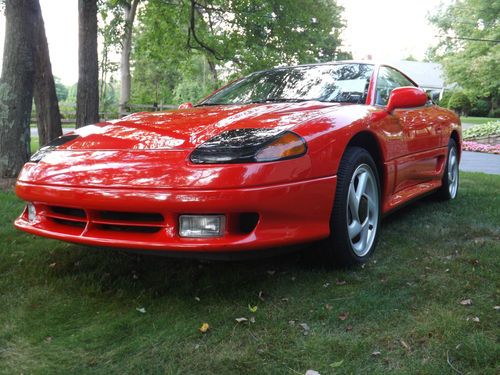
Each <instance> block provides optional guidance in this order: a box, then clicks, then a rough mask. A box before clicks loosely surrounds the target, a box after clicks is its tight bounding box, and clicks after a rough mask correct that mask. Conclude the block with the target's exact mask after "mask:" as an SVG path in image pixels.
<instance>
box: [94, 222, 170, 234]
mask: <svg viewBox="0 0 500 375" xmlns="http://www.w3.org/2000/svg"><path fill="white" fill-rule="evenodd" d="M97 227H98V228H99V229H101V230H106V231H112V232H129V233H157V232H159V231H160V229H161V227H149V226H145V227H138V226H132V225H113V224H99V225H98V226H97Z"/></svg>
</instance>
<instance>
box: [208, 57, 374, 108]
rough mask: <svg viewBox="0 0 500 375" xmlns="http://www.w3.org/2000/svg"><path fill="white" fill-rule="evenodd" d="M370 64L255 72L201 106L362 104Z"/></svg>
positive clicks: (367, 84)
mask: <svg viewBox="0 0 500 375" xmlns="http://www.w3.org/2000/svg"><path fill="white" fill-rule="evenodd" d="M372 72H373V65H370V64H355V63H348V64H334V65H310V66H298V67H288V68H277V69H272V70H268V71H263V72H258V73H254V74H252V75H250V76H248V77H245V78H243V79H241V80H240V81H237V82H235V83H233V84H231V85H229V86H227V87H226V88H224V89H222V90H221V91H219V92H217V93H215V94H214V95H212V96H211V97H209V98H208V99H206V100H205V101H204V102H202V103H201V104H200V105H216V104H248V103H260V102H262V103H266V102H280V101H283V102H286V101H306V100H318V101H323V102H339V103H363V104H364V103H365V102H366V96H367V93H368V86H369V83H370V78H371V75H372Z"/></svg>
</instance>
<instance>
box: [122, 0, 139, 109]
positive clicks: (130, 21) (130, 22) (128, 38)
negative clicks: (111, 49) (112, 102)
mask: <svg viewBox="0 0 500 375" xmlns="http://www.w3.org/2000/svg"><path fill="white" fill-rule="evenodd" d="M138 4H139V0H132V2H131V3H130V4H125V5H123V10H124V13H125V17H124V18H125V31H124V32H123V37H122V54H121V61H120V73H121V88H120V108H119V111H120V116H123V115H125V114H126V113H127V112H128V111H127V106H128V102H129V100H130V89H131V83H130V80H131V77H130V52H131V50H132V31H133V28H134V19H135V14H136V11H137V5H138Z"/></svg>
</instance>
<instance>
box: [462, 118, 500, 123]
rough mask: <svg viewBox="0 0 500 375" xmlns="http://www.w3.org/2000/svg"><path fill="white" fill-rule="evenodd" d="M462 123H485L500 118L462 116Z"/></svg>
mask: <svg viewBox="0 0 500 375" xmlns="http://www.w3.org/2000/svg"><path fill="white" fill-rule="evenodd" d="M460 120H461V121H462V123H466V124H485V123H487V122H492V121H500V119H499V118H491V117H465V116H463V117H460Z"/></svg>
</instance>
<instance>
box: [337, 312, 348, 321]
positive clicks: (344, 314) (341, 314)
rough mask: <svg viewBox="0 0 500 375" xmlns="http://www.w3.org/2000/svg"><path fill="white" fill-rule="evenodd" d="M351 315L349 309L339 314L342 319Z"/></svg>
mask: <svg viewBox="0 0 500 375" xmlns="http://www.w3.org/2000/svg"><path fill="white" fill-rule="evenodd" d="M348 317H349V311H345V312H341V313H340V314H339V319H340V320H346V319H347V318H348Z"/></svg>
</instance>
